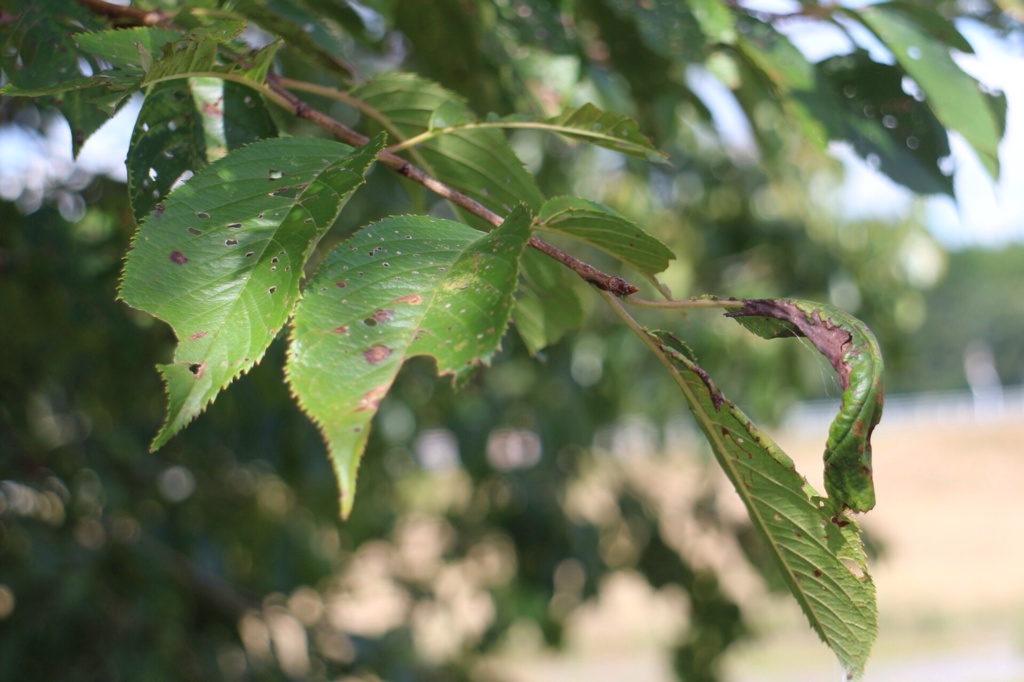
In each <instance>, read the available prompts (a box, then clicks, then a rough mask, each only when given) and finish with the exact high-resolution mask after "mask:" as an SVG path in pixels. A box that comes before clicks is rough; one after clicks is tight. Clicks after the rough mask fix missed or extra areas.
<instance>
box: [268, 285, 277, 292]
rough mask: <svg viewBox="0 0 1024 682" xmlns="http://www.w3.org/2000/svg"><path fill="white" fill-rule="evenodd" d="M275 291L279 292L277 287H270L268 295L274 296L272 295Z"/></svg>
mask: <svg viewBox="0 0 1024 682" xmlns="http://www.w3.org/2000/svg"><path fill="white" fill-rule="evenodd" d="M275 291H277V287H276V286H273V287H270V288H269V289H267V293H268V294H272V293H274V292H275Z"/></svg>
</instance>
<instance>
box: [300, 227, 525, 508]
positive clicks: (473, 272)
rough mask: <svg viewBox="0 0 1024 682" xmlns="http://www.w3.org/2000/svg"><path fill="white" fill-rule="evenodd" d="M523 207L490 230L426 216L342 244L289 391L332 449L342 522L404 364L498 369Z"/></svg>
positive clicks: (319, 284)
mask: <svg viewBox="0 0 1024 682" xmlns="http://www.w3.org/2000/svg"><path fill="white" fill-rule="evenodd" d="M529 223H530V215H529V213H528V212H527V211H526V210H524V209H523V208H522V207H520V208H517V209H516V210H515V211H514V212H513V213H512V214H511V215H510V216H509V217H508V219H507V220H506V221H505V222H504V223H503V224H502V226H501V227H499V228H497V229H495V230H494V231H492V232H490V233H481V232H478V231H476V230H473V229H472V228H469V227H467V226H466V225H463V224H462V223H456V222H453V221H448V220H440V219H435V218H429V217H426V216H403V217H395V218H387V219H385V220H382V221H380V222H379V223H375V224H373V225H370V226H368V227H365V228H363V229H362V230H360V231H359V232H358V233H356V235H355V236H353V237H352V238H351V239H349V240H348V241H347V242H345V243H343V244H341V245H339V246H338V247H337V248H336V249H335V250H334V251H332V252H331V254H330V256H328V258H327V259H326V260H325V261H324V263H323V264H322V265H321V266H320V268H319V270H317V273H316V275H315V276H314V277H313V278H312V280H311V281H310V283H309V285H308V286H307V287H306V289H305V292H304V294H303V299H302V302H301V303H300V304H299V307H298V309H297V311H296V314H295V319H294V321H293V323H292V334H291V345H290V346H289V349H288V365H287V375H288V383H289V384H290V386H291V388H292V391H293V392H294V394H295V396H296V398H297V399H298V401H299V404H300V405H301V406H302V409H303V410H304V411H305V412H306V413H307V414H308V415H309V416H310V417H311V418H312V419H313V421H315V422H316V424H317V426H319V428H320V431H321V432H322V433H323V436H324V440H325V441H326V442H327V445H328V448H329V450H330V457H331V461H332V463H333V467H334V471H335V474H336V476H337V479H338V487H339V489H340V495H341V513H342V516H348V514H349V512H350V511H351V509H352V502H353V496H354V494H355V485H356V472H357V469H358V466H359V460H360V458H361V457H362V454H363V450H364V448H365V447H366V440H367V437H368V435H369V430H370V421H371V419H372V418H373V416H374V414H375V413H376V411H377V407H378V405H379V404H380V402H381V400H382V399H383V398H384V396H385V395H386V394H387V392H388V390H389V388H390V387H391V384H392V382H393V381H394V379H395V375H396V374H397V373H398V370H399V369H400V368H401V366H402V364H403V363H404V362H405V360H406V359H408V358H410V357H413V356H416V355H429V356H432V357H434V358H435V360H436V361H437V369H438V372H440V373H441V374H452V375H454V376H455V377H456V378H457V379H458V378H462V377H464V376H466V375H467V374H468V373H469V372H471V371H473V370H474V369H475V368H476V367H477V366H478V365H480V364H485V363H487V362H489V360H490V358H491V355H492V354H493V353H494V352H495V350H497V348H498V346H499V344H500V342H501V337H502V336H503V335H504V333H505V327H506V326H507V324H508V320H509V315H510V313H511V310H512V298H513V292H514V290H515V287H516V280H517V277H518V272H519V257H520V254H521V253H522V251H523V248H524V246H525V245H526V241H527V239H529Z"/></svg>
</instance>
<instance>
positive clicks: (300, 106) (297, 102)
mask: <svg viewBox="0 0 1024 682" xmlns="http://www.w3.org/2000/svg"><path fill="white" fill-rule="evenodd" d="M77 1H78V3H79V4H81V5H83V6H84V7H87V8H89V9H91V10H92V11H94V12H97V13H99V14H103V15H105V16H108V17H111V18H114V19H123V20H127V21H129V22H134V23H137V24H141V25H144V26H156V25H166V24H168V23H170V18H169V17H168V16H167V15H166V14H165V13H163V12H159V11H147V10H141V9H138V8H136V7H128V6H124V5H114V4H111V3H109V2H105V0H77ZM266 84H267V86H268V87H269V88H270V90H271V92H272V93H273V95H274V97H273V99H275V100H276V101H277V103H278V104H280V105H281V106H283V107H285V108H287V109H290V110H291V112H292V113H293V114H294V115H295V116H297V117H299V118H304V119H306V120H307V121H310V122H311V123H314V124H316V125H317V126H319V127H321V128H323V129H324V130H326V131H327V132H329V133H331V134H332V135H334V136H335V137H337V138H338V139H339V140H342V141H343V142H347V143H348V144H351V145H353V146H360V145H364V144H366V143H367V142H368V141H369V138H367V137H366V136H365V135H363V134H361V133H359V132H356V131H355V130H353V129H351V128H349V127H348V126H346V125H345V124H344V123H342V122H340V121H338V120H337V119H335V118H332V117H330V116H328V115H327V114H325V113H323V112H322V111H320V110H318V109H315V108H313V107H312V106H310V105H309V104H307V103H306V102H305V101H304V100H302V99H301V98H299V97H298V96H296V95H295V93H293V92H291V91H290V90H288V89H287V88H286V87H284V85H282V83H281V79H280V78H279V77H278V76H277V75H275V74H272V73H270V74H267V79H266ZM377 159H378V160H379V161H380V162H381V163H382V164H384V165H385V166H387V167H388V168H391V169H392V170H394V171H396V172H398V173H400V174H401V175H404V176H405V177H407V178H409V179H410V180H412V181H413V182H416V183H419V184H420V185H422V186H424V187H426V188H427V189H429V190H430V191H432V192H434V193H435V194H437V195H438V196H439V197H441V198H442V199H446V200H448V201H450V202H452V203H453V204H455V205H456V206H458V207H459V208H462V209H463V210H465V211H466V212H468V213H470V214H472V215H475V216H476V217H478V218H480V219H482V220H484V221H486V222H488V223H490V224H491V225H494V226H495V227H497V226H498V225H501V223H502V222H503V221H504V219H503V218H502V217H501V216H500V215H498V214H497V213H495V212H494V211H492V210H490V209H489V208H487V207H486V206H484V205H483V204H481V203H480V202H478V201H476V200H475V199H473V198H471V197H469V196H467V195H466V194H463V193H462V192H460V191H458V190H456V189H454V188H452V187H449V186H448V185H446V184H445V183H443V182H441V181H440V180H438V179H437V178H435V177H433V176H432V175H430V174H429V173H427V172H426V171H424V170H423V169H421V168H418V167H417V166H414V165H412V164H411V163H409V162H408V161H406V160H405V159H403V158H402V157H400V156H398V155H396V154H392V153H391V152H386V151H385V152H381V153H380V154H379V155H378V156H377ZM527 243H528V244H529V245H530V246H532V247H533V248H535V249H537V250H538V251H540V252H541V253H543V254H545V255H547V256H550V257H551V258H554V259H555V260H557V261H558V262H559V263H562V264H563V265H565V266H566V267H568V268H570V269H571V270H572V271H573V272H575V273H576V274H577V275H579V276H580V277H581V278H582V279H583V280H584V281H585V282H590V283H591V284H593V285H594V286H596V287H597V288H598V289H601V290H602V291H608V292H611V293H613V294H615V295H616V296H629V295H630V294H634V293H636V292H637V291H639V289H638V288H637V287H636V286H635V285H633V284H630V283H629V282H627V281H626V280H625V279H623V278H622V277H619V276H617V275H609V274H608V273H606V272H602V271H601V270H598V269H597V268H595V267H594V266H593V265H590V264H589V263H585V262H583V261H581V260H580V259H579V258H576V257H575V256H573V255H571V254H568V253H566V252H565V251H562V250H561V249H559V248H558V247H556V246H554V245H552V244H549V243H547V242H545V241H544V240H542V239H540V238H539V237H537V236H536V235H531V236H530V239H529V241H528V242H527Z"/></svg>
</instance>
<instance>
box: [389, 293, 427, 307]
mask: <svg viewBox="0 0 1024 682" xmlns="http://www.w3.org/2000/svg"><path fill="white" fill-rule="evenodd" d="M391 302H392V303H408V304H409V305H419V304H420V303H423V297H422V296H420V295H419V294H406V295H405V296H399V297H398V298H393V299H391Z"/></svg>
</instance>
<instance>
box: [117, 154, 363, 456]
mask: <svg viewBox="0 0 1024 682" xmlns="http://www.w3.org/2000/svg"><path fill="white" fill-rule="evenodd" d="M382 147H383V139H377V140H374V141H373V142H371V143H370V144H368V145H367V146H365V147H361V148H359V149H356V150H353V149H352V148H351V147H349V146H348V145H344V144H341V143H337V142H331V141H327V140H322V139H314V138H274V139H269V140H263V141H261V142H257V143H255V144H252V145H250V146H248V147H245V148H243V149H240V150H238V151H235V152H232V153H230V154H228V155H227V156H226V157H224V158H223V159H221V160H219V161H217V162H215V163H212V164H210V165H209V166H206V167H205V168H203V169H202V170H200V171H199V172H198V173H196V175H195V176H194V177H193V178H192V179H191V180H190V181H189V182H187V183H186V184H184V185H182V186H181V187H180V188H178V189H176V190H175V191H174V192H172V193H171V195H170V197H168V199H167V201H166V203H165V205H164V208H163V209H162V210H161V209H159V208H158V209H156V210H155V211H154V212H153V213H152V214H151V215H150V217H149V218H148V219H147V220H146V222H145V223H143V225H142V227H140V228H139V231H138V233H137V235H136V237H135V240H134V242H133V248H132V250H131V251H130V252H129V254H128V259H127V261H126V263H125V268H124V277H123V280H122V283H121V289H120V295H121V298H123V299H124V301H125V302H126V303H128V305H131V306H133V307H135V308H139V309H141V310H145V311H146V312H149V313H150V314H152V315H154V316H156V317H158V318H160V319H162V320H164V321H166V322H167V323H169V324H170V325H171V326H172V327H173V328H174V332H175V335H176V336H177V338H178V346H177V348H176V350H175V353H174V361H173V363H172V364H169V365H161V366H159V367H158V369H159V370H160V373H161V374H162V375H163V377H164V380H165V381H166V383H167V394H168V399H169V405H168V415H167V421H166V422H165V423H164V426H163V427H162V428H161V429H160V432H159V433H158V434H157V436H156V438H155V439H154V440H153V446H152V447H153V448H154V449H156V448H158V447H160V446H161V445H163V444H164V443H165V442H167V440H168V439H169V438H170V437H171V436H173V435H174V434H175V433H176V432H177V431H179V430H180V429H181V428H182V427H184V426H185V425H186V424H187V423H188V422H189V421H191V420H192V419H194V418H195V417H196V416H197V415H198V414H199V413H200V412H201V411H202V410H203V409H205V407H206V406H207V405H208V404H209V403H210V402H211V401H212V400H213V399H214V398H215V397H216V395H217V394H218V393H219V392H220V390H221V389H223V388H224V387H225V386H227V385H228V384H229V383H230V382H231V381H233V380H234V379H235V378H236V377H237V376H239V375H240V374H242V373H243V372H246V371H248V370H249V369H250V368H252V367H253V365H255V364H256V363H257V362H258V361H259V360H260V358H262V356H263V353H264V352H265V351H266V349H267V346H268V345H270V342H271V341H272V340H273V338H274V336H276V335H277V333H278V331H280V329H281V327H282V326H283V325H284V323H285V322H286V321H287V319H288V316H289V315H290V314H291V312H292V309H293V308H294V306H295V304H296V302H297V300H298V295H299V281H300V279H301V278H302V274H303V267H304V266H305V263H306V260H307V259H308V257H309V255H310V252H311V250H312V248H313V247H314V246H315V245H316V244H317V242H318V241H319V239H320V238H321V237H322V236H323V234H324V232H326V230H327V229H328V228H329V227H330V226H331V225H332V224H333V223H334V221H335V219H336V218H337V217H338V214H339V213H340V212H341V209H342V208H343V207H344V205H345V203H346V201H347V200H348V198H349V197H350V196H351V194H352V193H353V192H354V191H355V190H356V189H357V188H358V187H359V186H360V185H361V184H362V183H363V180H364V176H365V174H366V172H367V170H368V168H369V166H370V164H371V163H372V162H373V160H374V159H375V158H376V155H377V153H378V152H379V151H380V149H381V148H382Z"/></svg>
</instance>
